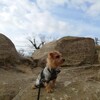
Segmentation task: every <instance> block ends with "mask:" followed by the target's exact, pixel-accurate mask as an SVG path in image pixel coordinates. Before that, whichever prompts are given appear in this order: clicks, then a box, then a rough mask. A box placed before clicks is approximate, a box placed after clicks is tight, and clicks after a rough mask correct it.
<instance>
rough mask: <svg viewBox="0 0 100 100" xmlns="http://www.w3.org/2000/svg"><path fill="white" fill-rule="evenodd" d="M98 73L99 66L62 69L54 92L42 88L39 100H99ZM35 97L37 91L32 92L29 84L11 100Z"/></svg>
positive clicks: (99, 79)
mask: <svg viewBox="0 0 100 100" xmlns="http://www.w3.org/2000/svg"><path fill="white" fill-rule="evenodd" d="M87 68H88V70H87ZM98 71H100V65H98V66H95V65H93V66H90V67H89V66H83V67H82V66H81V67H73V68H70V67H69V68H64V69H62V71H61V73H60V74H59V76H58V79H57V83H56V88H55V89H54V92H53V93H47V92H46V91H45V89H44V88H42V89H41V94H40V100H100V83H99V82H100V78H97V76H98V75H99V72H98ZM34 72H36V71H34ZM37 95H38V89H34V90H33V89H32V84H30V85H28V86H27V87H26V88H25V89H23V90H21V91H20V92H19V93H18V94H17V95H16V96H15V98H13V100H37Z"/></svg>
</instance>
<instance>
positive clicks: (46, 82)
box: [33, 51, 65, 93]
mask: <svg viewBox="0 0 100 100" xmlns="http://www.w3.org/2000/svg"><path fill="white" fill-rule="evenodd" d="M64 61H65V59H63V57H62V54H61V53H60V52H58V51H52V52H49V53H48V56H47V64H46V67H45V68H44V69H43V70H42V72H41V73H40V74H39V75H38V78H37V79H36V82H35V85H34V86H33V88H34V89H35V88H38V87H39V85H40V83H41V86H43V87H45V89H46V91H47V92H48V93H50V92H53V89H54V87H55V83H56V79H57V75H58V74H59V73H60V66H61V65H62V64H63V63H64Z"/></svg>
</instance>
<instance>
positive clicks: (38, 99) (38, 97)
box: [37, 70, 43, 100]
mask: <svg viewBox="0 0 100 100" xmlns="http://www.w3.org/2000/svg"><path fill="white" fill-rule="evenodd" d="M42 78H43V70H42V71H41V77H40V82H39V87H38V88H39V89H38V96H37V100H40V92H41V87H42V81H43V80H42Z"/></svg>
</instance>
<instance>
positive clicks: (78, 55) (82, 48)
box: [32, 37, 98, 66]
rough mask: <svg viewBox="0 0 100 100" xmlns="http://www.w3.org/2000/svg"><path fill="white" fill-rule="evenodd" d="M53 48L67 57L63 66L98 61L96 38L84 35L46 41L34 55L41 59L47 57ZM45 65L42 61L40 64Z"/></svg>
mask: <svg viewBox="0 0 100 100" xmlns="http://www.w3.org/2000/svg"><path fill="white" fill-rule="evenodd" d="M53 50H58V51H59V52H61V53H62V54H63V56H64V58H65V59H66V61H65V63H64V64H63V66H66V65H67V66H72V65H82V64H94V63H97V62H98V56H97V52H96V49H95V43H94V40H93V39H91V38H84V37H64V38H61V39H59V40H57V41H53V42H50V43H46V44H45V45H44V46H43V47H42V48H41V49H39V50H36V51H35V52H34V53H33V55H32V57H33V58H34V59H38V60H39V62H41V59H44V60H43V61H44V62H43V63H45V59H46V57H47V53H48V52H50V51H53ZM41 65H44V64H42V62H41V63H39V64H38V66H41Z"/></svg>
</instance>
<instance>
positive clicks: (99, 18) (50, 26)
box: [0, 0, 100, 48]
mask: <svg viewBox="0 0 100 100" xmlns="http://www.w3.org/2000/svg"><path fill="white" fill-rule="evenodd" d="M0 32H1V33H3V34H5V35H6V36H8V37H9V38H10V39H11V40H12V41H13V43H14V44H15V45H16V47H17V48H19V47H20V46H22V47H23V46H26V45H27V41H26V37H27V36H29V35H30V34H32V33H35V35H36V34H37V36H38V34H40V33H41V34H44V35H47V36H53V37H62V36H85V37H92V38H94V37H98V38H99V37H100V0H0ZM30 36H31V35H30ZM22 47H21V48H22Z"/></svg>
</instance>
